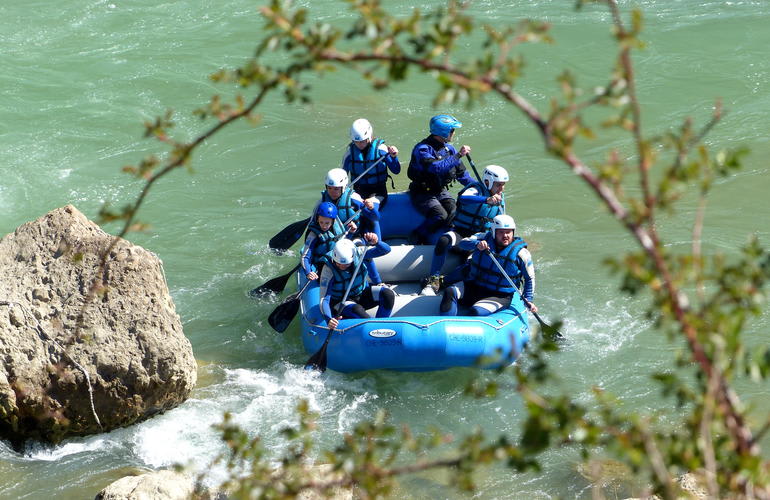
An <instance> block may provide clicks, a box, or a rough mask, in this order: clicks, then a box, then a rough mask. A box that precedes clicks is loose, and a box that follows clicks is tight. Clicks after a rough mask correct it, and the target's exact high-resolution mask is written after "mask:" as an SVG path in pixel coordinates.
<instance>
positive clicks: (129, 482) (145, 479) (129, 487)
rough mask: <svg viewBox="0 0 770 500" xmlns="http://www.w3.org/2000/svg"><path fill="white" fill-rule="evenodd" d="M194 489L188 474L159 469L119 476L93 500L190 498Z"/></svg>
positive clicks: (180, 499) (193, 483)
mask: <svg viewBox="0 0 770 500" xmlns="http://www.w3.org/2000/svg"><path fill="white" fill-rule="evenodd" d="M194 489H195V481H194V480H193V478H192V477H190V476H189V475H187V474H184V473H181V472H174V471H171V470H159V471H155V472H149V473H147V474H141V475H138V476H126V477H123V478H120V479H118V480H117V481H115V482H114V483H112V484H110V485H109V486H107V487H106V488H104V489H103V490H102V491H100V492H99V493H98V494H97V495H96V497H95V498H94V500H187V499H189V498H192V494H193V491H194ZM207 498H209V497H208V496H207Z"/></svg>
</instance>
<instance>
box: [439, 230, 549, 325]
mask: <svg viewBox="0 0 770 500" xmlns="http://www.w3.org/2000/svg"><path fill="white" fill-rule="evenodd" d="M515 231H516V223H515V222H514V221H513V218H512V217H511V216H510V215H498V216H497V217H495V218H494V219H493V221H492V227H491V228H490V230H489V231H488V232H487V233H478V234H476V235H474V236H471V237H470V238H465V239H463V240H462V241H461V242H460V247H461V248H464V249H471V248H472V249H473V253H472V254H471V258H470V260H469V262H468V263H467V264H465V265H466V266H467V267H466V277H465V279H464V281H463V283H462V285H463V289H462V290H461V288H460V287H459V286H456V285H453V286H450V287H449V288H447V289H446V290H444V296H443V298H442V299H441V306H440V311H441V315H442V316H455V315H457V306H458V303H459V304H460V305H462V306H470V308H471V310H470V314H471V315H474V316H488V315H490V314H492V313H494V312H495V311H498V310H499V309H502V308H503V307H508V306H510V305H511V299H512V298H513V294H514V293H516V290H515V289H514V288H513V287H511V285H510V283H508V280H507V279H506V278H505V276H503V275H502V273H500V270H499V269H498V267H497V266H496V265H495V263H494V262H493V261H492V259H491V258H490V256H489V253H488V252H492V253H494V254H495V258H496V259H497V261H498V262H499V263H500V265H501V266H502V267H503V269H505V272H506V274H507V275H508V276H509V277H510V278H511V280H512V281H513V283H514V284H516V286H517V287H518V288H519V290H520V291H521V293H522V296H523V298H524V303H525V304H526V305H527V307H528V308H529V309H530V310H531V311H533V312H537V306H535V304H533V303H532V300H533V299H534V295H535V266H534V264H533V263H532V256H531V255H530V253H529V250H527V244H526V243H525V242H524V240H522V239H521V238H519V237H517V236H515V234H514V233H515ZM517 282H518V283H517ZM522 282H523V287H522V286H521V285H522Z"/></svg>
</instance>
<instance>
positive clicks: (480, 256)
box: [467, 233, 527, 293]
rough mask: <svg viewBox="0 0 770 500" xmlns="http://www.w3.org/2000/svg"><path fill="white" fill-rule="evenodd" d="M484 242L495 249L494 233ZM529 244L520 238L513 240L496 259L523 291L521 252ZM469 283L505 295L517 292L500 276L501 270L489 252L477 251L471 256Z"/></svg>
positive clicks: (487, 236)
mask: <svg viewBox="0 0 770 500" xmlns="http://www.w3.org/2000/svg"><path fill="white" fill-rule="evenodd" d="M484 240H485V241H486V242H487V244H488V245H489V248H495V246H496V244H495V238H494V236H492V233H487V235H486V236H485V237H484ZM526 246H527V244H526V242H524V240H522V239H521V238H519V237H518V236H517V237H515V238H514V239H513V241H512V242H511V244H510V245H508V246H507V247H505V248H504V249H503V250H502V251H501V252H499V253H497V255H496V256H495V258H496V259H497V261H498V262H499V263H500V265H501V266H502V268H503V269H505V272H506V273H507V274H508V276H509V277H510V278H511V281H513V283H514V284H515V285H516V286H518V287H519V290H521V281H522V279H523V276H522V269H523V268H524V266H523V265H522V266H521V267H520V266H519V265H518V262H519V261H521V259H519V250H521V249H522V248H526ZM467 280H468V281H473V282H474V283H475V284H476V285H479V286H481V287H484V288H487V289H489V290H498V291H500V292H503V293H514V292H515V291H516V290H515V289H513V288H511V285H510V284H509V283H508V280H507V279H505V276H503V275H502V274H500V270H499V269H498V268H497V266H496V265H495V263H494V262H492V259H491V258H490V257H489V254H487V252H481V251H479V250H475V251H474V252H473V254H472V255H471V261H470V267H469V270H468V277H467Z"/></svg>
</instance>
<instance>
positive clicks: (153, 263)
mask: <svg viewBox="0 0 770 500" xmlns="http://www.w3.org/2000/svg"><path fill="white" fill-rule="evenodd" d="M112 239H113V237H112V236H111V235H109V234H107V233H105V232H104V231H102V230H101V228H99V226H97V225H96V224H94V223H93V222H91V221H89V220H88V219H87V218H86V217H85V216H84V215H83V214H81V213H80V212H79V211H78V210H77V209H76V208H75V207H73V206H70V205H68V206H65V207H63V208H59V209H56V210H53V211H51V212H49V213H48V214H46V215H45V216H43V217H41V218H40V219H38V220H35V221H33V222H29V223H27V224H24V225H22V226H20V227H19V228H18V229H17V230H16V231H15V232H14V233H12V234H9V235H7V236H5V237H4V238H3V239H2V240H0V358H1V359H2V368H0V438H4V439H8V440H10V441H11V442H12V443H14V444H15V445H18V444H19V443H21V442H23V441H24V440H26V439H28V438H33V439H39V440H43V441H50V442H54V443H55V442H58V441H60V440H61V439H63V438H65V437H67V436H75V435H87V434H93V433H97V432H101V431H107V430H111V429H114V428H116V427H121V426H126V425H129V424H132V423H134V422H137V421H140V420H142V419H145V418H148V417H150V416H152V415H154V414H156V413H159V412H162V411H164V410H167V409H170V408H173V407H175V406H177V405H178V404H180V403H181V402H182V401H184V400H185V399H186V398H187V396H188V395H189V393H190V391H191V390H192V388H193V387H194V385H195V380H196V364H195V359H194V357H193V353H192V348H191V346H190V342H189V341H188V340H187V338H185V336H184V333H183V332H182V326H181V322H180V320H179V316H178V315H177V314H176V311H175V308H174V303H173V301H172V300H171V297H170V295H169V292H168V286H167V285H166V281H165V277H164V274H163V268H162V264H161V262H160V260H159V259H158V258H157V256H156V255H154V254H153V253H151V252H148V251H147V250H144V249H143V248H141V247H138V246H136V245H133V244H131V243H130V242H128V241H125V240H119V241H118V242H117V244H116V245H115V246H114V248H113V249H112V250H111V252H110V255H109V259H108V266H107V269H106V271H105V272H104V276H105V277H106V278H107V287H106V288H105V289H103V290H102V292H101V293H100V294H98V295H97V296H96V298H95V300H92V301H91V302H90V303H89V304H87V305H86V306H85V308H83V305H84V303H85V299H86V296H87V295H88V293H89V289H90V287H91V284H92V282H93V281H94V277H95V276H96V273H97V269H98V262H99V255H100V253H101V252H102V251H104V250H105V249H106V248H108V246H109V244H110V242H111V241H112ZM81 310H82V311H83V312H84V315H83V326H82V328H81V329H80V331H79V333H76V320H77V318H78V315H79V314H80V313H81ZM86 373H87V374H88V379H90V384H89V383H88V382H89V381H88V380H87V378H86V376H85V374H86ZM89 385H90V390H91V391H92V394H93V396H92V397H91V395H90V391H89ZM92 400H93V408H92V403H91V401H92ZM97 417H98V420H99V421H100V422H101V425H99V423H97Z"/></svg>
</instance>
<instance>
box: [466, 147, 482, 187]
mask: <svg viewBox="0 0 770 500" xmlns="http://www.w3.org/2000/svg"><path fill="white" fill-rule="evenodd" d="M465 156H466V157H467V158H468V163H470V164H471V168H472V169H473V173H474V174H476V180H477V181H479V184H483V182H481V177H480V176H479V171H478V170H476V164H475V163H473V159H472V158H471V155H470V154H467V155H465Z"/></svg>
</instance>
